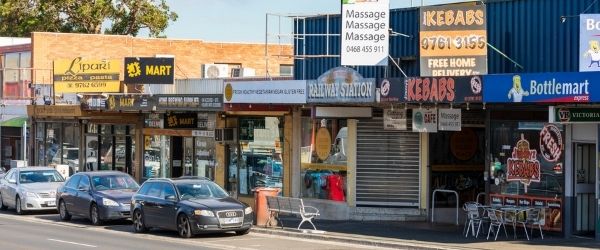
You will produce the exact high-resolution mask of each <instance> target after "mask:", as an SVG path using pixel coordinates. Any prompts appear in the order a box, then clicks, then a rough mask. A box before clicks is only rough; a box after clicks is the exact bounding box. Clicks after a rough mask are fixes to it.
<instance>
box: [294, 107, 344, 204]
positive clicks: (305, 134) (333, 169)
mask: <svg viewBox="0 0 600 250" xmlns="http://www.w3.org/2000/svg"><path fill="white" fill-rule="evenodd" d="M346 124H347V121H346V120H332V119H320V120H313V119H312V118H310V117H303V118H302V148H301V163H302V184H303V185H302V197H305V198H315V199H327V200H333V201H346V176H347V166H346V164H347V157H348V156H347V152H348V145H347V144H348V127H347V125H346Z"/></svg>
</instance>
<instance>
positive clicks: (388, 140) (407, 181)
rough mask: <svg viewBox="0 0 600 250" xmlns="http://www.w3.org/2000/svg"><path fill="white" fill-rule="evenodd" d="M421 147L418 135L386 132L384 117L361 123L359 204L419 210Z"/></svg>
mask: <svg viewBox="0 0 600 250" xmlns="http://www.w3.org/2000/svg"><path fill="white" fill-rule="evenodd" d="M409 128H410V124H409ZM419 145H420V144H419V133H415V132H408V131H389V130H383V119H382V118H373V119H368V120H367V119H365V120H359V121H358V127H357V149H356V151H357V157H356V160H357V165H356V205H357V206H397V207H418V206H419V198H420V196H419V180H420V178H419Z"/></svg>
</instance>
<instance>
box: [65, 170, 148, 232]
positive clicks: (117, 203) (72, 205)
mask: <svg viewBox="0 0 600 250" xmlns="http://www.w3.org/2000/svg"><path fill="white" fill-rule="evenodd" d="M138 188H139V185H138V184H137V182H136V181H135V180H134V179H133V178H131V176H129V175H128V174H126V173H122V172H118V171H98V172H79V173H77V174H74V175H73V176H71V178H69V180H68V181H67V182H65V184H64V185H63V186H61V187H60V188H59V189H58V191H57V195H56V204H58V213H59V215H60V219H61V220H64V221H68V220H70V219H71V217H72V216H80V217H85V218H89V219H90V221H91V222H92V224H94V225H101V224H102V223H103V222H104V221H107V220H118V219H129V217H130V213H129V211H130V210H129V207H130V206H129V204H130V202H131V197H132V196H133V195H134V194H135V192H136V191H137V190H138Z"/></svg>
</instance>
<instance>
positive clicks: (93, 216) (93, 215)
mask: <svg viewBox="0 0 600 250" xmlns="http://www.w3.org/2000/svg"><path fill="white" fill-rule="evenodd" d="M90 220H91V221H92V224H94V226H100V225H102V220H101V219H100V211H99V210H98V205H96V203H92V206H91V207H90Z"/></svg>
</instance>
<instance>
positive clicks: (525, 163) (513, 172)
mask: <svg viewBox="0 0 600 250" xmlns="http://www.w3.org/2000/svg"><path fill="white" fill-rule="evenodd" d="M506 166H507V167H506V179H507V180H508V181H520V182H521V183H523V185H525V193H527V187H528V186H529V184H531V182H540V176H541V165H540V162H539V161H538V160H537V151H536V150H535V149H531V148H530V147H529V141H527V140H525V136H524V135H523V134H521V139H520V140H519V141H518V142H517V145H515V147H514V148H513V151H512V155H511V158H508V160H507V162H506Z"/></svg>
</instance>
